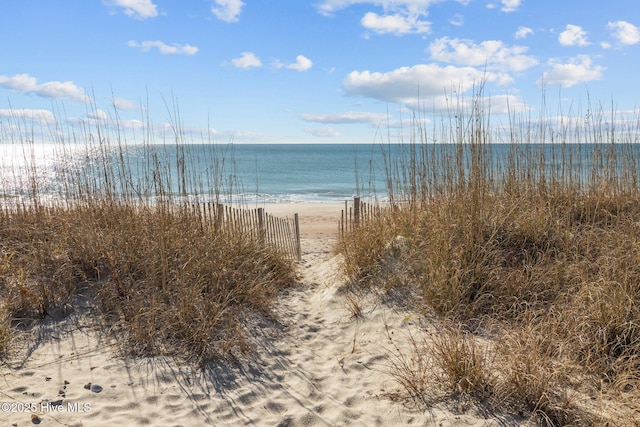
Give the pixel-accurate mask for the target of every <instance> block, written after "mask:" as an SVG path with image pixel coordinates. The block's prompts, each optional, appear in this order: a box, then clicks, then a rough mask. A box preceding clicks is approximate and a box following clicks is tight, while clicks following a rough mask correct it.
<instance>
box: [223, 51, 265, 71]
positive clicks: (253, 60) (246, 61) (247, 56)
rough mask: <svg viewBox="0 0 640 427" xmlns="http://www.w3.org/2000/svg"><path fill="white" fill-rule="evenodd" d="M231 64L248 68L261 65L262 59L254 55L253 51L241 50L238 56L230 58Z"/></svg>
mask: <svg viewBox="0 0 640 427" xmlns="http://www.w3.org/2000/svg"><path fill="white" fill-rule="evenodd" d="M231 64H232V65H233V66H234V67H238V68H244V69H245V70H246V69H249V68H255V67H262V61H260V58H258V57H257V56H256V55H254V54H253V52H242V54H241V56H240V58H235V59H232V60H231Z"/></svg>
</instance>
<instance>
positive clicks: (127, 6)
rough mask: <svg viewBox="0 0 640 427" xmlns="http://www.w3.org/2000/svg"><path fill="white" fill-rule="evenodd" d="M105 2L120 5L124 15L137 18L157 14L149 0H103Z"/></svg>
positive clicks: (152, 16) (151, 16) (145, 17)
mask: <svg viewBox="0 0 640 427" xmlns="http://www.w3.org/2000/svg"><path fill="white" fill-rule="evenodd" d="M105 4H107V5H109V6H116V7H121V8H123V9H124V14H125V15H127V16H132V17H134V18H138V19H147V18H155V17H156V16H158V10H157V8H156V5H155V4H153V1H151V0H105Z"/></svg>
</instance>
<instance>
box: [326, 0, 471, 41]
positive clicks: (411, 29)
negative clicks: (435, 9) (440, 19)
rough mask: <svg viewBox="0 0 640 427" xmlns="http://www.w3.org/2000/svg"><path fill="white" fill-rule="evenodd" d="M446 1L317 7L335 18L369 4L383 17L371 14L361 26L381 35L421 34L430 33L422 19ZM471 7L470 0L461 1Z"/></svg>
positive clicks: (384, 0) (343, 2) (360, 0)
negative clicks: (430, 10) (348, 9)
mask: <svg viewBox="0 0 640 427" xmlns="http://www.w3.org/2000/svg"><path fill="white" fill-rule="evenodd" d="M443 1H446V0H323V1H322V2H320V3H319V4H318V5H317V8H318V11H319V12H320V13H321V14H323V15H325V16H331V15H333V14H334V13H335V12H337V11H339V10H341V9H345V8H348V7H350V6H353V5H358V4H365V5H366V4H368V5H370V6H371V7H377V8H380V9H382V12H383V13H382V14H380V13H377V12H373V11H368V12H366V13H365V14H364V15H363V17H362V19H361V20H360V23H361V24H362V25H363V26H364V27H365V28H367V29H369V30H371V31H373V32H376V33H378V34H395V35H402V34H420V33H427V32H429V28H430V25H431V24H430V22H428V21H424V20H423V19H422V18H423V17H425V16H427V14H428V9H429V6H431V5H432V4H435V3H440V2H443ZM458 2H459V3H462V4H467V3H468V1H467V0H462V1H460V0H458Z"/></svg>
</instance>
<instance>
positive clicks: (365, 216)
mask: <svg viewBox="0 0 640 427" xmlns="http://www.w3.org/2000/svg"><path fill="white" fill-rule="evenodd" d="M387 209H389V208H388V207H382V206H380V205H378V204H372V203H367V202H363V201H362V200H361V199H360V197H357V196H356V197H354V198H353V202H351V203H349V201H348V200H345V202H344V209H343V210H342V213H341V216H340V224H339V226H338V228H339V231H340V237H344V236H345V235H346V234H348V233H350V232H351V231H353V230H354V229H355V228H356V227H358V226H359V225H361V224H365V223H367V222H369V221H371V220H373V219H375V218H377V217H379V216H381V215H383V214H384V212H385V211H386V210H387Z"/></svg>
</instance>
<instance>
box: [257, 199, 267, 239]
mask: <svg viewBox="0 0 640 427" xmlns="http://www.w3.org/2000/svg"><path fill="white" fill-rule="evenodd" d="M258 233H259V235H260V241H261V242H262V243H264V238H265V234H266V233H265V232H264V209H263V208H258Z"/></svg>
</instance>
